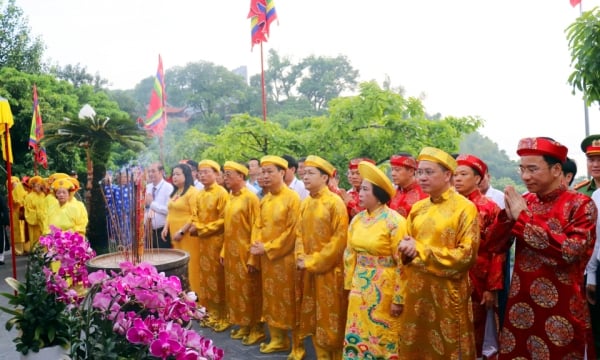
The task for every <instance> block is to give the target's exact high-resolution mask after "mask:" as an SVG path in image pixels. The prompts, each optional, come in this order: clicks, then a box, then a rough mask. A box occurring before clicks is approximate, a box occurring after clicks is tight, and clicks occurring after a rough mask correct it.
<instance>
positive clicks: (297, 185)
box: [288, 176, 308, 200]
mask: <svg viewBox="0 0 600 360" xmlns="http://www.w3.org/2000/svg"><path fill="white" fill-rule="evenodd" d="M288 187H289V188H290V189H292V190H294V191H295V192H297V193H298V195H300V200H304V199H305V198H306V197H307V196H308V190H306V188H305V187H304V183H303V182H302V181H300V180H298V179H297V178H296V177H295V176H294V180H292V182H291V183H290V185H289V186H288Z"/></svg>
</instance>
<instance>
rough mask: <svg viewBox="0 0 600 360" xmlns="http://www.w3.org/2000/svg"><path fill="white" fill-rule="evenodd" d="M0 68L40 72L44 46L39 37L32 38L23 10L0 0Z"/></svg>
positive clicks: (9, 2)
mask: <svg viewBox="0 0 600 360" xmlns="http://www.w3.org/2000/svg"><path fill="white" fill-rule="evenodd" d="M0 9H1V10H2V12H1V13H0V29H1V30H0V68H3V67H12V68H15V69H17V70H21V71H25V72H28V73H40V72H41V71H42V55H43V52H44V44H43V42H42V40H41V38H39V37H35V38H32V37H31V36H30V34H29V33H30V29H29V26H28V22H27V19H26V18H25V17H24V16H23V10H22V9H21V8H19V7H18V6H16V5H15V0H8V3H7V4H6V6H4V1H3V0H0Z"/></svg>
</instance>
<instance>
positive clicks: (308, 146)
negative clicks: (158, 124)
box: [203, 82, 481, 170]
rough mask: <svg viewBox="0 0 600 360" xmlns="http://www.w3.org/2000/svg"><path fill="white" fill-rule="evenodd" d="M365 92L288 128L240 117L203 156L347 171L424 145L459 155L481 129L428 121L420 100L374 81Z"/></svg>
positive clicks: (471, 121) (468, 123)
mask: <svg viewBox="0 0 600 360" xmlns="http://www.w3.org/2000/svg"><path fill="white" fill-rule="evenodd" d="M360 89H361V91H360V93H359V94H358V95H356V96H349V97H345V98H337V99H334V100H333V101H332V102H331V108H330V111H329V114H327V115H323V116H316V117H315V116H312V117H306V118H303V119H296V120H293V121H291V122H290V123H289V126H288V127H287V128H283V127H282V126H281V125H279V124H277V123H274V122H266V123H265V122H263V121H262V120H260V119H259V118H254V117H251V116H248V115H240V116H236V117H234V118H233V119H232V121H231V122H230V123H229V124H227V125H226V126H225V127H223V128H222V129H221V132H220V133H219V135H217V136H216V137H215V138H214V146H211V147H209V148H207V150H206V151H205V152H204V153H203V155H204V157H208V158H211V159H214V160H217V161H221V162H223V161H225V160H232V159H233V160H238V161H247V160H248V159H250V158H252V157H260V156H262V155H265V154H276V155H282V154H290V155H294V156H297V157H300V156H306V155H309V154H317V155H319V156H322V157H324V158H326V159H328V160H329V161H330V162H332V163H333V164H334V165H335V166H336V167H337V168H338V169H340V170H345V169H346V166H347V162H348V160H349V159H351V158H354V157H358V156H368V157H371V158H373V159H375V160H377V161H378V162H382V161H385V160H387V159H388V158H389V156H390V155H392V154H394V153H397V152H399V151H408V152H411V153H413V154H416V153H418V152H419V151H420V150H421V148H422V147H423V146H437V147H440V148H442V149H445V150H446V151H449V152H455V151H456V150H457V148H458V142H459V140H460V138H461V137H462V136H463V135H465V134H468V133H470V132H472V131H475V130H476V129H477V128H478V127H479V126H480V125H481V120H480V119H477V118H470V117H465V118H455V117H446V118H443V119H441V120H439V121H432V120H428V119H427V118H426V117H425V110H424V108H423V105H422V103H421V101H420V100H419V99H416V98H408V99H405V98H404V97H403V96H402V95H400V94H397V93H395V92H393V91H391V90H383V89H381V88H380V87H379V86H378V85H377V84H376V83H374V82H370V83H363V84H361V85H360Z"/></svg>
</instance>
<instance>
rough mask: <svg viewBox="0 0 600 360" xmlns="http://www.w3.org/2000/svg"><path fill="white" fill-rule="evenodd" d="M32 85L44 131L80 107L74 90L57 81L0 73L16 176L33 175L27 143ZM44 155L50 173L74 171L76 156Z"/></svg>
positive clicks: (8, 70)
mask: <svg viewBox="0 0 600 360" xmlns="http://www.w3.org/2000/svg"><path fill="white" fill-rule="evenodd" d="M34 84H36V85H37V90H38V100H39V106H40V110H41V114H42V120H43V123H44V127H46V126H48V124H51V123H53V122H57V121H60V120H62V119H63V118H64V117H68V116H70V114H72V113H74V112H76V111H77V109H78V108H79V106H80V105H79V97H78V96H77V94H76V93H75V89H74V88H73V86H72V85H71V84H69V83H67V82H65V81H58V80H56V79H55V78H54V77H52V76H50V75H37V74H28V73H25V72H21V71H18V70H15V69H13V68H8V67H3V68H1V69H0V96H3V97H5V98H7V99H8V101H9V103H10V106H11V110H12V113H13V117H14V120H15V123H14V126H13V127H12V129H11V131H10V132H11V142H12V148H13V157H14V164H13V172H14V173H15V174H20V175H31V174H32V173H33V159H32V156H31V155H32V154H31V151H30V149H29V147H28V142H29V132H30V127H31V119H32V116H33V95H32V92H33V85H34ZM47 152H48V162H49V168H50V169H53V170H54V171H62V172H64V171H67V170H70V169H73V168H76V167H77V160H78V158H77V157H76V156H64V154H61V153H57V152H55V151H53V149H51V148H49V149H47ZM40 171H41V173H40V175H42V176H46V175H48V174H47V171H44V170H43V169H40Z"/></svg>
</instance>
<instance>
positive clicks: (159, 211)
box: [146, 163, 173, 249]
mask: <svg viewBox="0 0 600 360" xmlns="http://www.w3.org/2000/svg"><path fill="white" fill-rule="evenodd" d="M172 192H173V185H171V184H169V183H168V182H167V181H165V169H164V167H163V166H162V164H160V163H153V164H152V165H150V167H149V168H148V184H147V185H146V210H147V211H146V226H149V227H150V228H151V233H152V247H154V248H167V249H170V248H171V238H170V237H169V236H167V239H166V241H165V240H162V239H161V238H160V234H161V233H162V230H163V227H164V226H165V220H166V219H167V203H168V202H169V197H170V196H171V193H172Z"/></svg>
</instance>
